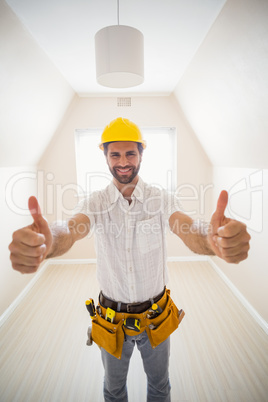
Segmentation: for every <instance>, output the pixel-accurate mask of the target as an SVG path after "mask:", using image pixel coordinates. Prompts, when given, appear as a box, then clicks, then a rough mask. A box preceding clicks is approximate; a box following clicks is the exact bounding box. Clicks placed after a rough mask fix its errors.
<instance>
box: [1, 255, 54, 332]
mask: <svg viewBox="0 0 268 402" xmlns="http://www.w3.org/2000/svg"><path fill="white" fill-rule="evenodd" d="M49 265H50V261H45V263H44V264H43V265H42V266H41V268H40V269H39V271H37V273H36V274H35V275H34V277H33V278H32V279H31V280H30V282H29V283H28V285H27V286H25V288H24V289H23V290H22V291H21V293H20V294H19V295H18V296H17V297H16V299H15V300H14V301H13V302H12V303H11V304H10V306H9V307H8V308H7V309H6V310H5V311H4V313H3V314H2V315H1V316H0V328H1V326H2V325H3V324H4V323H5V322H6V320H7V319H8V318H9V317H10V315H11V314H12V313H13V311H14V310H15V309H16V307H17V306H18V305H19V304H20V303H21V301H22V300H23V299H24V297H25V296H26V295H27V293H29V291H30V290H31V289H32V287H33V286H34V284H35V283H36V282H37V281H38V279H39V278H40V277H41V276H42V275H43V273H44V271H45V270H46V269H47V267H48V266H49Z"/></svg>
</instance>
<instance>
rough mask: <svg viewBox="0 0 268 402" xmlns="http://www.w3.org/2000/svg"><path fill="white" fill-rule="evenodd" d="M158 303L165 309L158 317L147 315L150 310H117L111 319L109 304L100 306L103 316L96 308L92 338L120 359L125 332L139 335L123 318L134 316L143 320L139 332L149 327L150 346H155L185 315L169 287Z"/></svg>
mask: <svg viewBox="0 0 268 402" xmlns="http://www.w3.org/2000/svg"><path fill="white" fill-rule="evenodd" d="M157 304H158V305H159V306H160V307H161V309H162V310H163V311H162V313H161V314H160V315H158V316H157V317H155V318H148V317H147V314H148V311H145V312H143V313H140V314H130V313H118V312H117V313H116V315H115V317H114V321H113V322H112V323H111V322H109V321H107V320H105V319H104V317H105V314H106V308H104V307H102V306H100V309H101V316H100V314H99V313H98V311H96V316H95V317H94V318H93V319H92V340H93V341H94V342H95V343H96V344H97V345H98V346H99V347H101V348H104V349H105V350H106V351H107V352H108V353H110V354H111V355H113V356H115V357H116V358H118V359H120V358H121V354H122V348H123V343H124V338H125V334H126V335H130V336H134V335H137V332H136V331H133V330H130V329H127V328H125V327H124V328H123V324H124V320H125V319H127V318H128V317H133V318H137V319H139V320H140V332H139V333H142V332H143V331H145V330H146V332H147V335H148V338H149V340H150V343H151V346H152V347H153V348H155V347H156V346H157V345H159V344H160V343H161V342H163V341H165V340H166V339H167V338H168V337H169V335H170V334H171V333H172V332H173V331H175V330H176V329H177V328H178V326H179V323H180V321H181V320H182V318H183V316H184V312H183V310H180V311H179V310H178V309H177V307H176V305H175V304H174V302H173V300H172V299H171V297H170V290H166V292H165V294H164V295H163V297H162V298H161V299H160V300H159V301H158V302H157ZM152 328H154V329H152Z"/></svg>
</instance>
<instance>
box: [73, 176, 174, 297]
mask: <svg viewBox="0 0 268 402" xmlns="http://www.w3.org/2000/svg"><path fill="white" fill-rule="evenodd" d="M178 210H179V205H178V200H177V199H176V198H175V197H174V195H172V194H170V193H168V192H167V191H165V190H160V189H158V188H156V187H153V186H149V185H147V184H145V183H144V182H143V181H142V180H141V178H139V181H138V183H137V185H136V187H135V189H134V191H133V193H132V196H131V203H130V204H129V202H128V201H127V200H126V199H125V198H124V197H123V196H122V194H121V193H120V192H119V191H118V189H117V187H116V186H115V185H114V184H113V182H111V184H110V185H109V186H108V187H106V188H105V189H104V190H102V191H96V192H94V193H92V194H91V195H90V196H89V198H87V199H86V200H84V201H83V202H82V203H81V204H80V207H79V209H77V210H76V212H79V213H83V214H85V215H87V216H88V217H89V219H90V224H91V226H90V227H91V230H93V231H94V234H95V242H96V253H97V278H98V281H99V284H100V288H101V290H102V291H103V294H104V295H105V296H107V297H109V298H110V299H113V300H116V301H121V302H124V303H135V302H142V301H145V300H148V299H150V298H152V297H154V296H156V295H158V294H159V293H160V292H161V291H162V290H163V288H164V286H165V285H166V283H167V280H168V275H167V255H166V254H167V252H166V229H167V222H168V219H169V217H170V216H171V215H172V214H173V213H174V212H175V211H178Z"/></svg>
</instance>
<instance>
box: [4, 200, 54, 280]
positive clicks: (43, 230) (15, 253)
mask: <svg viewBox="0 0 268 402" xmlns="http://www.w3.org/2000/svg"><path fill="white" fill-rule="evenodd" d="M28 206H29V210H30V212H31V215H32V217H33V223H32V224H31V225H29V226H26V227H24V228H22V229H19V230H17V231H16V232H14V233H13V240H12V242H11V243H10V245H9V250H10V259H11V263H12V267H13V268H14V269H15V270H17V271H20V272H21V273H33V272H36V271H37V269H38V267H39V265H40V264H41V262H42V261H43V260H44V259H45V258H46V256H47V255H48V253H49V251H50V249H51V246H52V233H51V231H50V228H49V226H48V223H47V221H46V219H45V218H44V217H43V216H42V214H41V209H40V206H39V204H38V201H37V199H36V198H35V197H30V198H29V202H28Z"/></svg>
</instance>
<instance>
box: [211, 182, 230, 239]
mask: <svg viewBox="0 0 268 402" xmlns="http://www.w3.org/2000/svg"><path fill="white" fill-rule="evenodd" d="M227 204H228V193H227V191H225V190H223V191H222V192H221V193H220V196H219V198H218V202H217V208H216V211H215V212H214V214H213V215H212V218H211V221H210V224H211V234H212V235H213V234H215V233H217V231H218V228H219V227H221V226H222V225H223V224H224V223H226V218H225V216H224V212H225V209H226V207H227Z"/></svg>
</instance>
